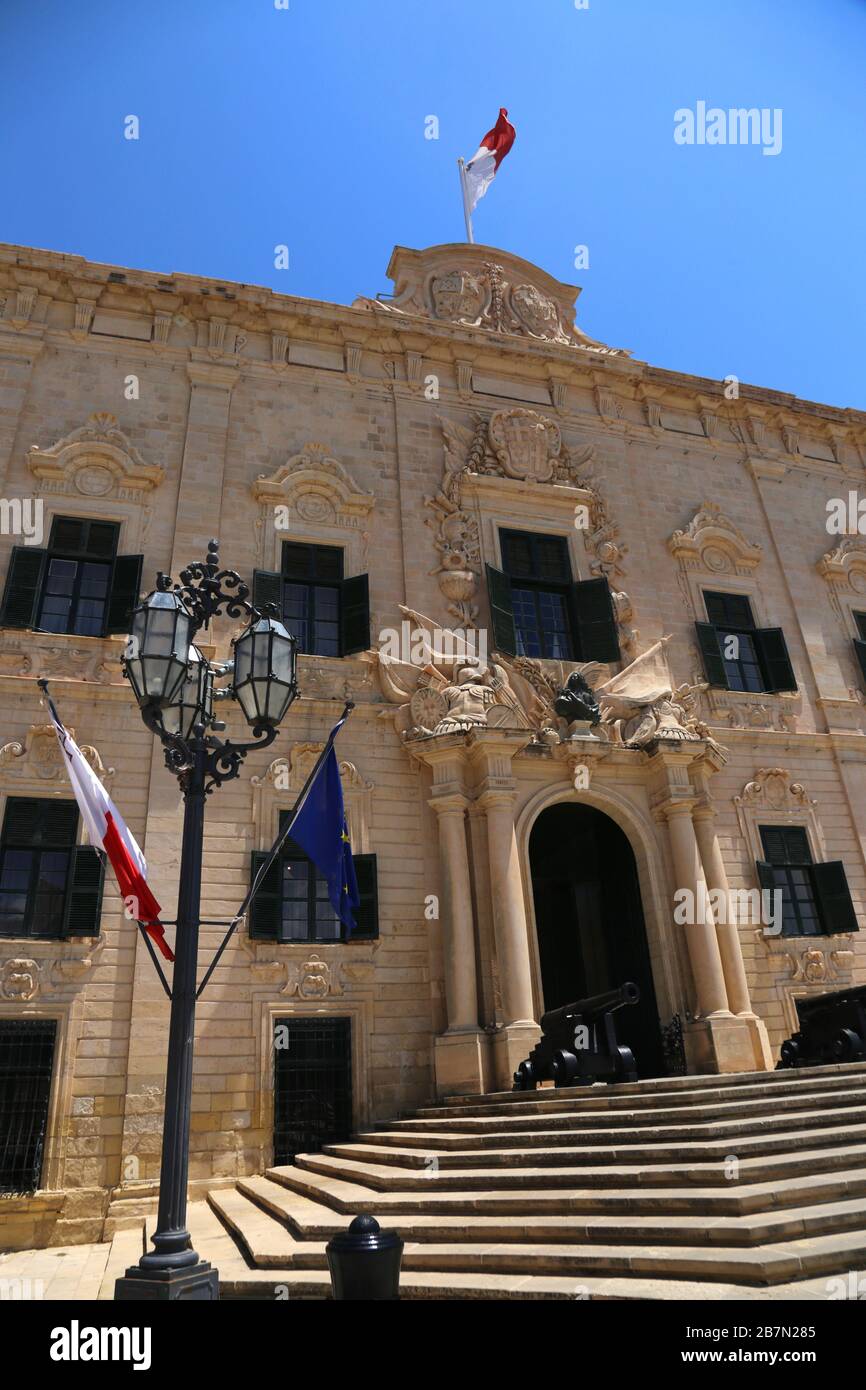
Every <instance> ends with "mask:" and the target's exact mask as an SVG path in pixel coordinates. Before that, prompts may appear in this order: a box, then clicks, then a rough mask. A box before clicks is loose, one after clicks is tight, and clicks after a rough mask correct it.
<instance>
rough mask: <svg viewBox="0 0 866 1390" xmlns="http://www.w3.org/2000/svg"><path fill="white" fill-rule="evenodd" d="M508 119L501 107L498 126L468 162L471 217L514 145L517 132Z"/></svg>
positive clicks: (469, 211) (466, 167)
mask: <svg viewBox="0 0 866 1390" xmlns="http://www.w3.org/2000/svg"><path fill="white" fill-rule="evenodd" d="M507 117H508V111H507V110H506V108H505V107H504V106H500V108H499V120H498V121H497V122H496V125H495V126H494V127H493V129H492V130H488V132H487V134H486V135H485V136H484V139H483V140H482V141H481V144H480V145H479V146H478V153H477V154H474V155H473V156H472V158H471V159H470V160H467V162H466V165H465V172H464V180H465V188H466V207H467V213H468V215H469V216H471V215H472V213H473V212H474V210H475V207H476V204H477V203H478V201H479V199H481V198H483V197H484V194H485V193H486V192H487V190H488V188H489V187H490V185H491V184H492V182H493V179H494V177H495V175H496V172H497V170H498V168H499V166H500V164H501V163H502V161H503V159H504V158H505V156H506V155H507V154H508V151H509V150H510V149H511V146H512V145H513V144H514V137H515V134H516V131H515V129H514V126H513V125H511V123H510V122H509V121H508V119H507Z"/></svg>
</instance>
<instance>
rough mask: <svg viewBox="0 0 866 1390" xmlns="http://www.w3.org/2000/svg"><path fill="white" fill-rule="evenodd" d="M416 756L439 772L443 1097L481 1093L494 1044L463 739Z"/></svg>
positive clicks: (437, 1047) (449, 738)
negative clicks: (486, 1019) (483, 1001)
mask: <svg viewBox="0 0 866 1390" xmlns="http://www.w3.org/2000/svg"><path fill="white" fill-rule="evenodd" d="M411 752H412V754H413V756H414V757H416V758H417V759H418V761H419V762H422V763H424V764H425V766H426V767H429V768H431V770H432V772H433V794H432V796H431V798H430V805H431V806H432V807H433V810H434V811H435V813H436V821H437V828H438V832H439V862H440V887H441V893H440V904H439V906H440V919H439V920H440V923H441V931H442V970H443V975H444V980H445V1007H446V1013H447V1027H446V1029H445V1032H444V1033H441V1034H440V1035H439V1036H438V1037H437V1038H436V1039H435V1040H434V1045H433V1055H434V1067H435V1072H436V1090H437V1093H438V1094H439V1095H440V1096H447V1095H465V1094H469V1093H473V1094H480V1093H481V1092H483V1091H485V1090H488V1089H489V1082H490V1064H489V1052H490V1044H489V1039H488V1037H487V1035H486V1034H485V1033H484V1032H482V1030H481V1029H480V1028H479V1026H478V971H477V967H476V946H475V914H474V911H473V907H472V878H471V874H470V869H469V854H468V849H467V844H466V808H467V806H468V804H469V799H468V797H467V795H466V791H465V787H464V776H465V746H464V742H463V736H462V735H459V734H458V735H446V736H444V737H442V738H438V739H428V740H425V741H423V742H419V743H418V744H417V745H412V747H411Z"/></svg>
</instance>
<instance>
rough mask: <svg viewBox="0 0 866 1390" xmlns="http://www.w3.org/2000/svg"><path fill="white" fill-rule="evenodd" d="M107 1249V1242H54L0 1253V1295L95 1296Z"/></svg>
mask: <svg viewBox="0 0 866 1390" xmlns="http://www.w3.org/2000/svg"><path fill="white" fill-rule="evenodd" d="M139 1239H140V1237H139ZM110 1250H111V1246H110V1245H109V1244H105V1245H56V1246H53V1247H52V1248H51V1249H49V1250H15V1251H12V1252H11V1253H9V1254H7V1255H0V1299H3V1300H8V1299H67V1298H69V1299H94V1298H98V1297H99V1290H100V1288H101V1286H102V1281H103V1279H104V1278H105V1267H106V1265H107V1263H108V1256H109V1252H110Z"/></svg>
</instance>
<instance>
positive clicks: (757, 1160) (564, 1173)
mask: <svg viewBox="0 0 866 1390" xmlns="http://www.w3.org/2000/svg"><path fill="white" fill-rule="evenodd" d="M627 1157H630V1158H631V1159H634V1157H635V1155H634V1154H629V1155H627ZM725 1157H726V1156H725ZM725 1157H722V1158H720V1159H717V1160H716V1161H715V1162H709V1161H706V1160H702V1159H699V1158H693V1159H691V1160H689V1161H688V1162H684V1163H681V1164H677V1163H675V1162H669V1161H664V1160H659V1161H658V1162H652V1163H651V1164H649V1165H648V1166H644V1165H640V1164H635V1163H634V1162H633V1161H632V1162H627V1161H619V1162H616V1161H613V1160H611V1161H610V1162H609V1163H607V1164H604V1163H599V1162H598V1161H597V1160H596V1157H595V1153H594V1152H593V1151H588V1153H587V1158H588V1160H590V1159H591V1161H587V1162H585V1163H575V1164H572V1165H571V1166H556V1167H553V1166H551V1167H540V1166H536V1165H533V1166H523V1167H513V1168H507V1167H486V1168H484V1167H480V1166H479V1167H473V1168H471V1169H470V1168H466V1167H463V1168H461V1169H459V1170H453V1171H449V1170H448V1169H447V1168H443V1167H441V1166H440V1167H439V1169H438V1171H436V1170H434V1169H432V1168H430V1167H428V1168H426V1169H423V1170H422V1171H420V1172H419V1171H417V1170H413V1169H409V1168H402V1169H398V1168H396V1167H394V1166H392V1165H387V1166H386V1165H384V1164H378V1163H371V1162H363V1161H360V1160H357V1159H352V1158H338V1157H335V1156H334V1155H332V1154H329V1153H319V1154H297V1155H296V1158H295V1166H296V1167H299V1168H307V1169H309V1170H310V1171H312V1172H317V1173H325V1174H327V1175H329V1176H332V1177H337V1178H348V1179H349V1180H350V1181H353V1180H354V1181H360V1182H361V1183H363V1184H364V1185H366V1186H368V1187H373V1188H376V1189H377V1190H379V1191H382V1192H389V1191H391V1192H393V1191H410V1190H418V1189H419V1188H420V1189H423V1188H424V1187H431V1188H432V1187H434V1186H435V1187H438V1188H452V1189H454V1188H462V1189H464V1190H472V1189H483V1190H489V1189H490V1188H500V1189H501V1188H509V1187H522V1188H524V1189H528V1188H544V1187H574V1186H585V1185H592V1186H596V1185H598V1186H600V1187H614V1186H616V1187H620V1186H624V1185H625V1186H638V1187H643V1186H668V1185H674V1186H676V1185H678V1184H681V1185H684V1186H686V1187H689V1186H691V1185H695V1186H697V1185H698V1184H702V1185H706V1186H715V1185H723V1184H724V1185H727V1184H729V1183H730V1182H731V1181H732V1178H731V1177H730V1175H729V1168H728V1164H727V1162H726V1161H725ZM557 1158H558V1159H560V1160H561V1159H562V1153H561V1152H558V1153H557ZM620 1159H622V1156H620ZM863 1161H866V1144H859V1145H858V1144H854V1143H851V1144H845V1145H842V1146H837V1147H830V1146H828V1147H827V1148H814V1147H813V1148H804V1149H802V1150H800V1151H798V1152H797V1153H796V1154H792V1153H790V1152H785V1153H781V1154H777V1155H772V1154H761V1155H758V1156H755V1157H746V1158H742V1159H739V1160H738V1163H739V1168H738V1171H739V1175H740V1178H741V1179H742V1180H744V1181H746V1180H748V1181H753V1182H754V1181H770V1180H771V1179H773V1178H788V1177H795V1176H798V1175H801V1174H802V1175H803V1176H811V1175H812V1174H813V1173H815V1172H827V1171H830V1170H832V1169H834V1168H847V1167H851V1166H852V1165H856V1164H857V1163H861V1162H863Z"/></svg>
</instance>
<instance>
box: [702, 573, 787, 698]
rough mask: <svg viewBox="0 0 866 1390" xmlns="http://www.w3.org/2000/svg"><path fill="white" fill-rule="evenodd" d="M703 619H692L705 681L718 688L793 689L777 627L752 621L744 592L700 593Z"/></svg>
mask: <svg viewBox="0 0 866 1390" xmlns="http://www.w3.org/2000/svg"><path fill="white" fill-rule="evenodd" d="M704 601H705V603H706V606H707V618H708V619H709V621H708V622H706V623H696V624H695V627H696V628H697V633H698V640H699V642H700V646H701V653H702V656H703V659H704V668H705V670H706V673H707V680H708V681H709V682H710V685H716V686H721V688H722V689H723V690H742V691H776V690H796V689H797V681H796V678H795V676H794V671H793V668H792V666H791V662H790V659H789V657H788V648H787V645H786V643H785V637H784V634H783V632H782V629H781V628H778V627H761V628H759V627H755V620H754V617H753V615H752V605H751V603H750V602H749V600H748V598H747V597H746V595H745V594H725V593H720V594H717V593H705V594H704Z"/></svg>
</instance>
